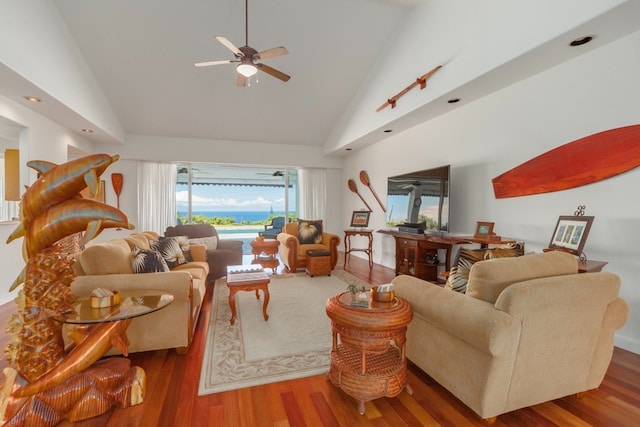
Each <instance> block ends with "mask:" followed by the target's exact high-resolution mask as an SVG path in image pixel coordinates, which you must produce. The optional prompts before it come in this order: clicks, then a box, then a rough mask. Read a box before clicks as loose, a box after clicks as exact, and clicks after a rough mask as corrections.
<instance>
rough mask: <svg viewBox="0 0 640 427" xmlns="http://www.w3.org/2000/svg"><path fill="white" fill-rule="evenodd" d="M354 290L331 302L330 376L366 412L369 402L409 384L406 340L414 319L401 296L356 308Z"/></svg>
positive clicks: (396, 393) (388, 395)
mask: <svg viewBox="0 0 640 427" xmlns="http://www.w3.org/2000/svg"><path fill="white" fill-rule="evenodd" d="M350 302H351V293H349V292H344V293H341V294H338V295H335V296H333V297H331V298H329V300H328V301H327V305H326V312H327V316H329V318H330V319H331V330H332V333H333V347H332V350H331V366H330V368H329V374H328V375H329V379H330V380H331V382H332V383H333V385H335V386H337V387H340V388H341V389H342V390H343V391H344V392H345V393H347V394H348V395H349V396H351V397H353V398H355V399H356V400H357V401H358V412H360V414H364V409H365V408H364V406H365V402H368V401H370V400H374V399H377V398H379V397H394V396H397V395H398V394H400V392H401V391H402V390H404V389H406V390H407V392H408V393H409V394H412V390H411V387H410V386H409V384H407V360H406V357H405V341H406V330H407V324H408V323H409V322H410V321H411V318H412V317H413V311H412V309H411V306H410V305H409V303H407V302H406V301H405V300H404V299H402V298H398V297H396V298H394V300H393V301H392V302H385V303H382V302H376V301H373V300H371V301H369V306H368V307H352V306H351V305H350Z"/></svg>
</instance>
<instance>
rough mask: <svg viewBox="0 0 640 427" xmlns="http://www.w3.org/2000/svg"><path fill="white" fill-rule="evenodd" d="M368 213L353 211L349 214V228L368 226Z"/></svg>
mask: <svg viewBox="0 0 640 427" xmlns="http://www.w3.org/2000/svg"><path fill="white" fill-rule="evenodd" d="M370 214H371V212H369V211H353V214H351V226H352V227H366V226H367V225H369V215H370Z"/></svg>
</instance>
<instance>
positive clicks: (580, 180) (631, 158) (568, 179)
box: [492, 125, 640, 199]
mask: <svg viewBox="0 0 640 427" xmlns="http://www.w3.org/2000/svg"><path fill="white" fill-rule="evenodd" d="M637 166H640V125H632V126H624V127H620V128H615V129H609V130H606V131H603V132H599V133H595V134H593V135H589V136H585V137H584V138H580V139H577V140H575V141H572V142H569V143H567V144H564V145H561V146H560V147H557V148H554V149H553V150H550V151H547V152H546V153H543V154H541V155H539V156H537V157H534V158H533V159H531V160H529V161H527V162H525V163H522V164H521V165H519V166H516V167H515V168H513V169H511V170H509V171H507V172H505V173H503V174H502V175H500V176H497V177H495V178H493V179H492V182H493V191H494V193H495V196H496V199H503V198H507V197H518V196H527V195H531V194H541V193H550V192H552V191H560V190H566V189H569V188H575V187H579V186H582V185H586V184H591V183H593V182H598V181H601V180H603V179H607V178H611V177H612V176H615V175H618V174H621V173H623V172H627V171H629V170H631V169H633V168H635V167H637Z"/></svg>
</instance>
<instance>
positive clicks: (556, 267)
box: [467, 251, 578, 304]
mask: <svg viewBox="0 0 640 427" xmlns="http://www.w3.org/2000/svg"><path fill="white" fill-rule="evenodd" d="M576 273H578V258H577V257H576V256H575V255H572V254H570V253H567V252H562V251H551V252H543V253H536V254H529V255H524V256H521V257H517V258H496V259H492V260H488V261H482V262H478V263H475V264H474V265H473V267H471V271H470V272H469V282H468V283H467V295H469V296H471V297H473V298H478V299H481V300H484V301H487V302H490V303H492V304H495V302H496V300H497V299H498V296H500V294H501V293H502V291H503V290H504V289H506V288H507V287H509V286H510V285H512V284H514V283H517V282H523V281H525V280H531V279H537V278H543V277H551V276H563V275H567V274H576Z"/></svg>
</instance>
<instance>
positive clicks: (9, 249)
mask: <svg viewBox="0 0 640 427" xmlns="http://www.w3.org/2000/svg"><path fill="white" fill-rule="evenodd" d="M0 116H3V117H6V118H8V119H10V120H12V121H14V122H16V123H18V124H20V125H21V126H24V127H25V128H26V137H25V141H22V140H21V143H20V161H21V165H22V166H21V177H23V176H25V175H26V177H25V178H24V179H23V178H21V182H22V184H24V185H28V184H29V183H30V182H33V181H34V180H35V178H36V174H35V171H31V172H26V173H25V172H24V171H27V168H26V166H24V165H26V163H27V162H28V161H29V160H48V161H51V162H54V163H63V162H66V161H67V146H68V145H71V146H74V147H77V148H79V149H81V150H83V151H88V152H90V150H91V149H92V148H91V144H90V143H89V142H87V141H86V140H85V139H83V138H82V137H80V136H79V135H78V134H75V133H73V132H70V131H69V130H67V129H65V128H63V127H61V126H59V125H57V124H56V123H53V122H52V121H51V120H49V119H47V118H44V117H42V116H41V115H39V114H36V113H34V112H33V111H31V110H30V109H28V108H26V107H24V106H23V105H21V104H18V103H16V102H13V101H11V100H10V99H8V98H6V97H4V96H2V95H0ZM16 225H17V223H1V224H0V304H2V303H5V302H7V301H10V300H12V299H13V298H14V297H15V292H14V293H12V294H10V293H9V287H10V286H11V283H13V281H14V279H15V278H16V277H17V276H18V274H19V273H20V271H21V270H22V268H23V267H24V265H25V264H24V260H23V259H22V239H18V240H15V241H13V242H11V243H9V244H5V242H6V241H7V237H9V235H10V234H11V232H13V230H14V229H15V227H16Z"/></svg>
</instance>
